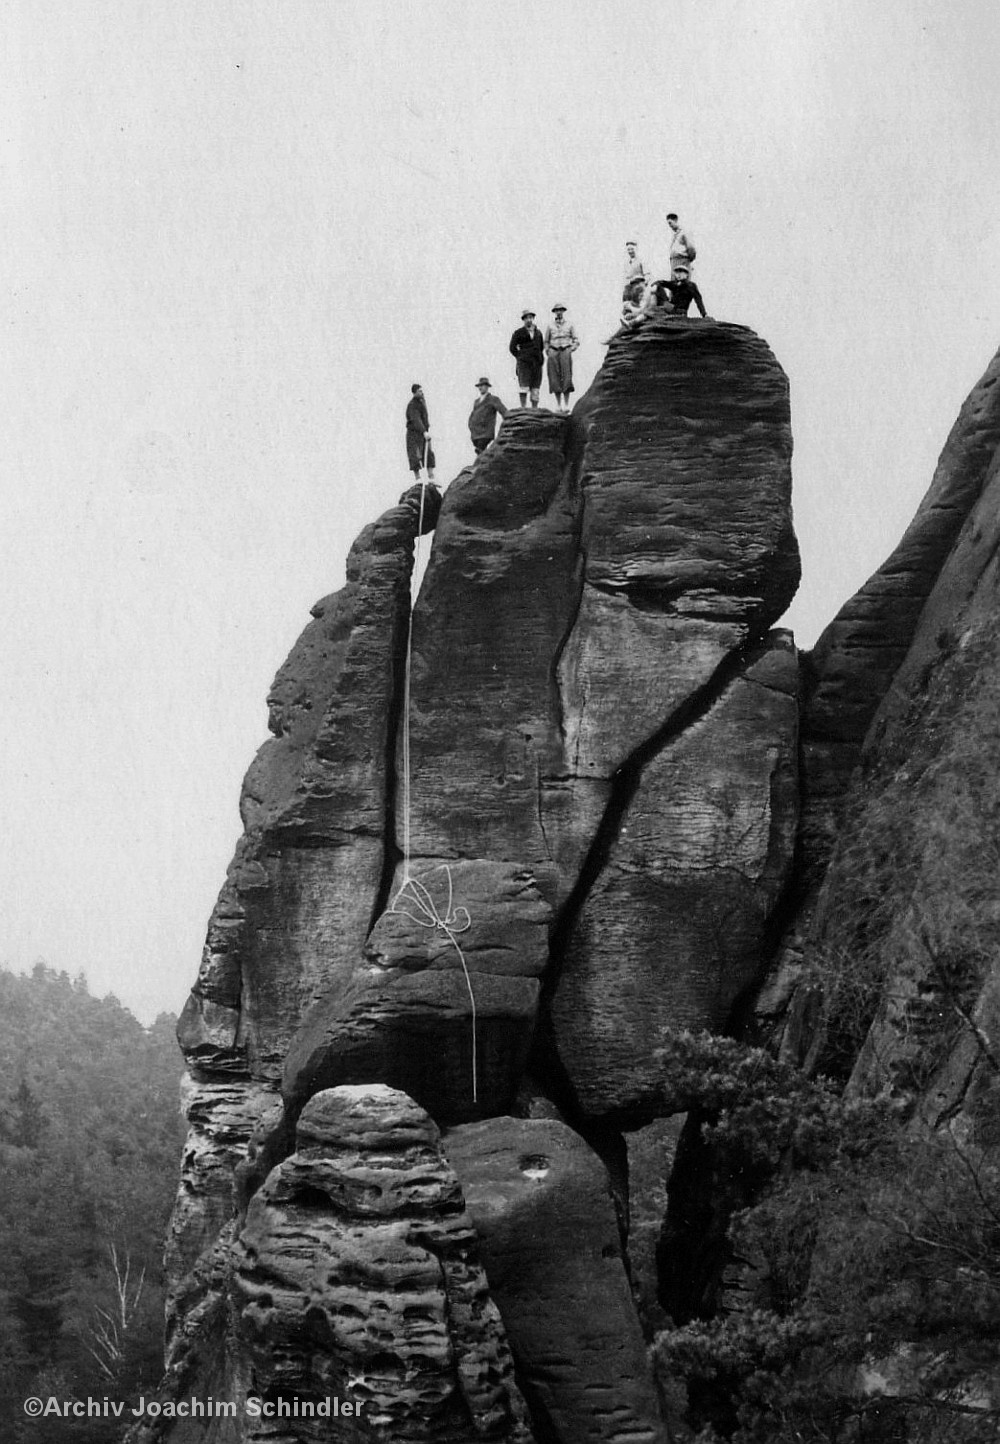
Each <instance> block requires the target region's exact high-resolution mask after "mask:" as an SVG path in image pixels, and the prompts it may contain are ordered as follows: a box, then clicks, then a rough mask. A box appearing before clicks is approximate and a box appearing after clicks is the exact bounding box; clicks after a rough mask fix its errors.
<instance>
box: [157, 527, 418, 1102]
mask: <svg viewBox="0 0 1000 1444" xmlns="http://www.w3.org/2000/svg"><path fill="white" fill-rule="evenodd" d="M416 526H417V520H416V517H415V515H414V513H413V510H412V508H411V507H409V506H398V507H394V508H393V509H392V510H390V511H387V512H386V513H385V514H384V515H383V516H382V517H381V518H380V519H379V520H378V521H377V522H375V523H374V524H373V525H372V526H369V527H366V528H365V530H364V531H363V532H362V534H361V536H360V537H359V538H358V540H357V541H356V542H355V544H354V546H353V547H352V549H351V554H350V556H349V558H348V566H347V585H346V586H345V587H344V589H343V590H342V591H341V592H338V593H336V594H335V595H334V596H332V597H327V598H326V599H325V600H323V601H322V602H318V603H317V604H316V606H315V607H314V608H313V616H314V618H315V620H314V621H313V622H312V623H311V624H310V626H308V627H307V628H306V630H305V632H304V633H303V634H302V636H301V637H300V639H299V641H298V642H297V643H296V645H295V647H294V648H293V650H292V653H291V655H290V656H289V658H288V661H287V662H286V663H285V664H284V666H283V667H282V668H281V670H280V671H279V672H278V675H277V677H276V678H275V680H274V683H273V685H272V688H271V692H270V694H269V696H268V707H269V725H270V728H271V731H272V732H273V733H274V734H275V735H274V737H273V738H272V739H271V741H269V742H266V743H265V744H264V746H263V747H262V748H261V749H260V751H259V752H258V754H257V757H256V758H255V759H254V762H253V764H252V765H251V767H250V770H249V772H248V773H247V777H246V781H245V782H244V786H243V797H242V802H241V811H242V815H243V821H244V825H245V827H246V835H245V837H244V839H243V841H242V842H241V844H240V847H239V849H238V852H237V857H236V859H235V860H234V863H233V867H232V868H231V869H230V876H229V879H228V880H227V884H226V886H225V887H224V889H223V891H222V894H221V896H220V899H219V903H218V905H217V908H216V912H215V914H214V915H213V918H212V921H211V923H210V924H209V933H208V940H207V942H206V947H205V954H204V958H203V961H202V967H201V971H200V973H199V977H198V981H197V982H196V984H195V987H194V989H193V992H192V996H191V1000H190V1002H189V1004H188V1008H187V1010H186V1012H185V1016H184V1019H183V1023H182V1028H181V1040H182V1045H183V1046H184V1048H185V1052H186V1054H187V1056H188V1058H189V1061H190V1062H191V1063H192V1065H194V1066H197V1067H200V1068H203V1069H206V1068H207V1069H210V1070H211V1071H218V1070H219V1069H220V1068H224V1067H228V1068H230V1069H232V1067H233V1066H234V1064H235V1065H236V1066H240V1067H241V1068H248V1069H249V1071H250V1072H251V1073H252V1074H253V1075H254V1076H255V1077H266V1078H275V1079H276V1078H277V1077H278V1076H279V1075H280V1071H281V1065H282V1062H283V1060H284V1056H285V1052H286V1050H287V1047H288V1043H289V1041H290V1039H291V1036H292V1034H293V1033H294V1031H295V1029H296V1028H297V1026H298V1024H299V1022H300V1021H301V1018H302V1016H303V1015H304V1013H305V1012H306V1010H307V1009H308V1007H309V1006H310V1004H311V1003H312V1002H313V1001H314V999H315V998H316V996H317V995H319V994H320V993H324V992H325V991H326V990H327V988H328V987H329V985H330V982H331V980H332V979H334V978H336V977H338V976H344V977H347V976H349V975H350V972H351V971H352V970H353V967H354V964H355V962H356V960H357V956H358V953H359V951H360V948H361V946H362V944H363V942H364V939H365V936H366V934H367V931H368V928H369V927H370V925H371V920H372V917H373V916H374V913H375V912H376V910H377V906H378V894H379V887H380V883H381V878H382V873H383V869H384V864H385V858H384V839H385V829H386V818H387V807H388V799H389V796H390V792H391V787H392V776H391V767H390V766H389V756H390V742H391V739H392V738H393V736H394V719H395V709H396V705H397V704H396V698H397V695H398V691H399V687H398V673H399V668H400V665H401V661H402V657H403V654H404V651H405V645H406V627H407V618H408V614H409V579H410V569H411V565H412V551H413V539H414V535H415V532H416Z"/></svg>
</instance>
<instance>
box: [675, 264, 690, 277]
mask: <svg viewBox="0 0 1000 1444" xmlns="http://www.w3.org/2000/svg"><path fill="white" fill-rule="evenodd" d="M690 274H691V267H690V266H675V267H674V275H675V276H690Z"/></svg>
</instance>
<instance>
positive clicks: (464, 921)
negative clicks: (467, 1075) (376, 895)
mask: <svg viewBox="0 0 1000 1444" xmlns="http://www.w3.org/2000/svg"><path fill="white" fill-rule="evenodd" d="M434 870H435V871H436V872H440V871H442V870H443V871H444V872H445V873H446V874H447V877H448V902H447V904H446V906H445V910H444V913H443V914H442V913H440V912H438V908H437V904H436V903H435V901H434V898H433V897H432V895H431V893H430V891H429V889H428V888H427V887H426V886H425V885H424V883H422V882H420V881H418V879H417V878H415V877H410V876H407V877H405V878H404V880H403V883H402V885H401V887H400V889H399V891H398V892H397V893H396V896H395V897H394V898H393V900H392V906H391V907H390V909H389V911H390V912H394V913H402V914H403V916H404V917H408V918H409V919H410V920H411V922H415V923H416V924H417V926H418V927H421V928H431V929H434V928H440V929H441V931H442V932H443V933H444V935H445V937H446V938H447V939H448V941H449V942H450V943H451V945H452V947H453V948H454V949H455V951H456V953H457V954H458V961H459V962H460V963H461V965H462V972H463V973H464V974H465V986H466V988H467V989H468V992H469V1005H470V1007H471V1009H472V1101H473V1103H478V1102H479V1092H478V1078H479V1067H478V1059H477V1056H476V995H475V993H474V992H473V991H472V978H471V977H470V976H469V965H468V963H467V962H466V961H465V954H464V953H463V951H462V946H461V944H460V943H459V941H458V938H457V936H456V934H457V933H466V932H468V931H469V928H470V927H471V926H472V918H471V917H470V915H469V909H468V908H466V907H457V908H456V907H454V906H453V905H452V904H453V897H454V890H453V887H452V880H451V868H450V867H449V866H448V864H447V863H446V862H445V863H441V864H440V865H439V866H438V867H437V868H435V869H434ZM400 902H407V903H410V904H411V906H412V907H415V908H416V909H417V911H416V912H411V911H410V908H408V907H401V906H400Z"/></svg>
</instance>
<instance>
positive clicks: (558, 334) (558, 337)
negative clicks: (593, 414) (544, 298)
mask: <svg viewBox="0 0 1000 1444" xmlns="http://www.w3.org/2000/svg"><path fill="white" fill-rule="evenodd" d="M552 316H553V320H552V324H551V326H546V328H545V355H546V356H547V358H548V362H547V365H548V373H549V390H550V391H551V392H552V395H553V396H554V397H555V398H556V410H557V411H568V410H569V395H570V392H571V391H572V390H573V352H574V351H575V350H576V349H577V347H578V346H579V345H580V338H579V336H578V335H577V334H576V327H575V326H574V325H573V322H572V321H567V320H566V307H565V306H563V305H559V306H553V307H552Z"/></svg>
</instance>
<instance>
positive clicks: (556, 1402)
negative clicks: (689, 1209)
mask: <svg viewBox="0 0 1000 1444" xmlns="http://www.w3.org/2000/svg"><path fill="white" fill-rule="evenodd" d="M443 1142H444V1149H445V1153H446V1154H447V1156H448V1159H449V1162H450V1163H451V1165H452V1167H453V1168H454V1169H455V1172H456V1174H457V1176H458V1179H459V1182H460V1183H461V1186H462V1191H463V1193H464V1195H465V1199H466V1203H467V1205H468V1208H469V1212H470V1214H471V1216H472V1219H473V1222H474V1223H475V1226H476V1231H477V1233H478V1235H479V1239H480V1246H481V1250H482V1258H483V1263H484V1265H485V1268H486V1276H487V1279H488V1281H489V1287H490V1294H491V1296H492V1298H493V1299H494V1301H495V1302H496V1305H497V1307H498V1309H499V1310H500V1315H501V1317H502V1319H503V1322H504V1327H505V1329H506V1331H507V1337H508V1339H509V1341H510V1346H511V1350H512V1352H513V1355H514V1361H515V1364H516V1366H517V1373H518V1380H519V1382H520V1385H521V1388H522V1390H523V1392H524V1397H525V1399H526V1400H527V1402H528V1405H529V1408H530V1410H531V1415H532V1418H533V1419H535V1420H536V1421H537V1423H538V1431H539V1435H540V1437H542V1438H544V1439H546V1440H548V1441H551V1444H621V1441H624V1440H629V1441H635V1444H640V1441H643V1444H666V1433H665V1431H664V1428H663V1424H662V1422H661V1420H660V1414H659V1409H658V1405H657V1397H656V1389H655V1387H654V1384H653V1378H652V1373H651V1370H650V1366H649V1360H648V1358H647V1354H646V1345H645V1340H644V1339H643V1334H642V1329H641V1327H640V1324H639V1318H638V1315H637V1313H636V1309H635V1304H634V1301H633V1298H632V1293H631V1290H630V1288H629V1283H628V1277H627V1275H626V1272H625V1266H624V1261H623V1257H622V1248H621V1240H620V1238H619V1233H618V1222H617V1218H616V1215H615V1208H614V1204H613V1202H612V1199H611V1190H610V1185H609V1182H608V1176H607V1173H606V1172H605V1169H604V1165H603V1164H602V1163H601V1161H600V1159H599V1158H598V1157H597V1156H596V1154H594V1153H593V1152H592V1151H591V1150H590V1148H588V1146H587V1145H586V1143H584V1141H583V1139H582V1138H580V1137H579V1136H578V1135H577V1134H575V1133H574V1132H573V1131H572V1129H570V1128H568V1127H567V1126H566V1125H565V1124H563V1123H558V1122H555V1121H553V1120H550V1119H518V1118H492V1119H490V1120H489V1121H487V1122H484V1123H473V1124H468V1125H466V1126H465V1127H461V1128H453V1129H451V1130H449V1131H448V1132H447V1133H446V1134H445V1136H444V1140H443Z"/></svg>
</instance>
